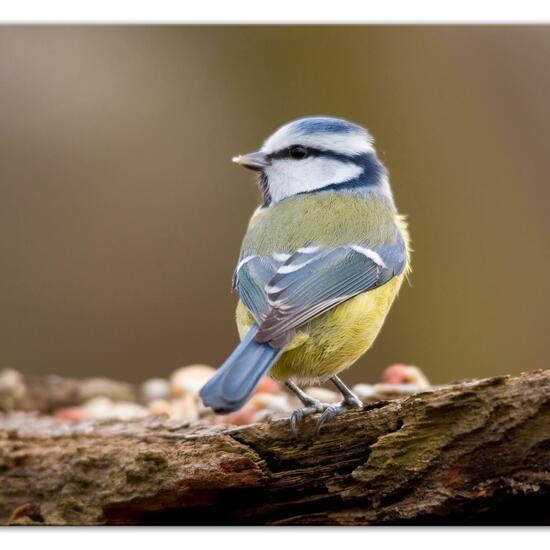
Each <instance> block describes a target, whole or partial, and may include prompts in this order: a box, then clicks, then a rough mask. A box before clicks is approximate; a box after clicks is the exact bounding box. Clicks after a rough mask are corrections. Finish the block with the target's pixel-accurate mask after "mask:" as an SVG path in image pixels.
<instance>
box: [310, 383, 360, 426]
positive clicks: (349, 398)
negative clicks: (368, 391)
mask: <svg viewBox="0 0 550 550" xmlns="http://www.w3.org/2000/svg"><path fill="white" fill-rule="evenodd" d="M330 380H331V382H332V383H333V384H334V385H335V386H336V387H337V388H338V390H340V393H341V394H342V395H343V396H344V400H343V401H342V402H341V403H339V404H338V405H330V406H329V407H327V408H326V409H325V410H324V411H323V414H322V415H321V416H320V417H319V420H317V425H316V426H315V435H319V432H320V431H321V428H322V426H323V424H324V423H325V422H326V421H327V420H330V419H331V418H334V417H335V416H338V415H340V414H342V413H345V412H346V411H349V410H350V409H362V408H363V402H362V401H361V399H359V397H357V396H356V395H355V394H354V393H353V392H352V391H351V390H350V389H349V388H348V387H347V386H346V385H345V384H344V383H343V382H342V380H340V378H338V376H336V375H334V376H331V377H330Z"/></svg>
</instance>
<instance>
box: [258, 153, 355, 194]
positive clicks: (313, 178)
mask: <svg viewBox="0 0 550 550" xmlns="http://www.w3.org/2000/svg"><path fill="white" fill-rule="evenodd" d="M362 171H363V169H362V168H361V167H360V166H358V165H357V164H354V163H353V162H342V161H339V160H334V159H328V158H322V157H311V158H307V159H304V160H291V159H279V160H275V161H274V162H273V163H272V164H271V166H269V167H268V168H267V169H266V170H265V173H266V175H267V181H268V185H269V193H270V195H271V198H272V200H273V202H279V201H281V200H283V199H285V198H287V197H291V196H293V195H296V194H298V193H307V192H309V191H315V190H316V189H321V188H322V187H326V186H327V185H332V184H338V183H344V182H346V181H350V180H352V179H355V178H356V177H358V176H359V175H360V174H361V173H362Z"/></svg>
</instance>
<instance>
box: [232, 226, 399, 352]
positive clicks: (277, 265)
mask: <svg viewBox="0 0 550 550" xmlns="http://www.w3.org/2000/svg"><path fill="white" fill-rule="evenodd" d="M406 261H407V252H406V248H405V244H404V242H403V239H402V238H401V236H400V235H399V234H398V238H397V239H396V241H395V243H393V244H384V245H382V246H379V247H368V246H361V245H349V246H340V247H336V248H323V247H317V246H308V247H305V248H301V249H299V250H298V251H296V252H295V253H294V254H292V255H291V256H289V257H287V258H286V259H284V261H277V260H275V259H274V258H272V257H252V258H250V259H248V260H247V261H246V262H245V263H244V264H243V265H242V266H241V268H240V269H238V270H237V273H236V286H237V288H238V291H239V294H240V297H241V299H242V301H243V302H244V304H245V305H246V306H247V308H248V309H249V310H250V311H251V312H252V314H253V315H254V318H255V319H256V322H257V323H258V325H259V330H258V333H257V334H256V340H257V341H259V342H270V343H272V344H273V345H274V346H282V345H284V344H285V343H286V342H288V341H289V340H290V339H291V338H292V336H293V334H294V333H295V330H296V329H297V328H298V327H300V326H301V325H303V324H305V323H307V322H308V321H310V320H312V319H313V318H315V317H317V316H319V315H321V314H323V313H324V312H326V311H327V310H329V309H331V308H333V307H335V306H336V305H338V304H341V303H342V302H345V301H346V300H348V299H350V298H352V297H353V296H356V295H357V294H361V293H362V292H366V291H368V290H372V289H374V288H377V287H379V286H381V285H383V284H384V283H386V282H388V281H389V280H390V279H391V278H392V277H394V276H395V275H398V274H400V273H401V272H402V271H403V269H404V267H405V265H406Z"/></svg>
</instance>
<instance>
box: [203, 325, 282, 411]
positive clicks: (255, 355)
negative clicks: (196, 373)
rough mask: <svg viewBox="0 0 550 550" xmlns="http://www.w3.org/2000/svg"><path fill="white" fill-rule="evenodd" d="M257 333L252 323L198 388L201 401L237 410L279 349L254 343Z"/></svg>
mask: <svg viewBox="0 0 550 550" xmlns="http://www.w3.org/2000/svg"><path fill="white" fill-rule="evenodd" d="M257 332H258V327H257V326H256V325H254V326H253V327H252V328H251V329H250V330H249V331H248V333H247V334H246V336H245V337H244V339H243V341H242V342H241V343H240V344H239V345H238V346H237V347H236V348H235V350H234V351H233V353H232V354H231V355H230V356H229V357H228V358H227V359H226V361H225V363H224V364H223V365H222V366H221V367H220V368H219V369H218V371H217V372H216V374H215V375H214V376H213V377H212V378H211V379H210V380H209V381H208V382H207V383H206V384H205V385H204V386H203V387H202V389H201V391H200V397H201V399H202V402H203V403H204V404H205V405H206V406H207V407H212V409H214V411H215V412H217V413H222V414H225V413H229V412H233V411H236V410H238V409H240V408H241V407H242V406H243V405H244V404H245V403H246V402H247V401H248V399H249V398H250V396H251V395H252V393H253V392H254V390H255V388H256V386H257V385H258V383H259V382H260V380H261V378H262V376H264V375H265V374H266V373H267V372H268V371H269V369H270V368H271V367H272V366H273V364H274V363H275V361H277V359H278V358H279V356H280V354H281V352H282V350H278V349H274V348H272V347H271V346H270V345H269V344H260V343H259V342H257V341H256V339H255V336H256V333H257Z"/></svg>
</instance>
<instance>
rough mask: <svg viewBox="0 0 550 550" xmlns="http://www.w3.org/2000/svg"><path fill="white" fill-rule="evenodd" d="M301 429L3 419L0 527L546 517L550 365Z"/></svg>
mask: <svg viewBox="0 0 550 550" xmlns="http://www.w3.org/2000/svg"><path fill="white" fill-rule="evenodd" d="M314 423H315V418H310V419H307V420H306V421H305V422H304V423H303V425H302V426H301V430H300V438H299V439H298V440H296V439H294V438H293V436H292V434H291V432H290V428H289V425H288V421H286V420H277V421H273V422H264V423H260V424H254V425H250V426H245V427H240V428H233V429H231V428H228V427H223V426H208V425H200V424H199V425H197V424H194V425H181V424H180V425H177V424H176V423H174V422H170V421H168V420H166V419H164V418H162V417H149V418H145V419H140V420H136V421H131V422H120V421H85V422H79V423H73V424H70V423H66V422H61V421H59V420H55V419H53V418H51V417H46V416H37V415H33V414H31V413H28V412H12V413H6V414H4V415H0V522H2V523H12V524H59V525H65V524H86V525H90V524H216V525H217V524H300V525H312V524H317V525H319V524H322V525H326V524H331V525H332V524H334V525H365V524H457V523H458V524H462V523H467V524H476V523H477V524H479V523H481V524H547V523H549V522H550V371H536V372H531V373H525V374H522V375H520V376H517V377H509V376H501V377H495V378H490V379H485V380H475V381H467V382H462V383H457V384H454V385H450V386H445V387H440V388H436V389H434V390H432V391H425V392H422V393H417V394H414V395H412V396H410V397H406V398H402V399H396V400H393V401H387V402H379V403H374V404H369V405H367V406H366V407H365V409H364V410H362V411H353V412H349V413H347V414H345V415H343V416H340V417H338V418H336V419H334V420H331V421H330V422H329V423H327V424H326V425H325V426H324V427H323V430H322V432H321V435H320V437H318V438H316V439H315V438H313V437H312V434H313V427H314Z"/></svg>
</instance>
